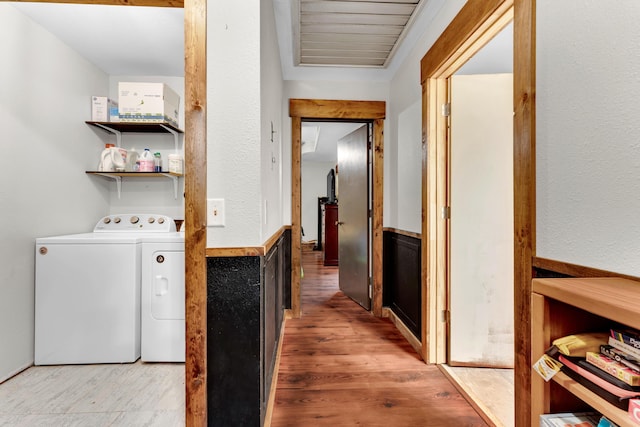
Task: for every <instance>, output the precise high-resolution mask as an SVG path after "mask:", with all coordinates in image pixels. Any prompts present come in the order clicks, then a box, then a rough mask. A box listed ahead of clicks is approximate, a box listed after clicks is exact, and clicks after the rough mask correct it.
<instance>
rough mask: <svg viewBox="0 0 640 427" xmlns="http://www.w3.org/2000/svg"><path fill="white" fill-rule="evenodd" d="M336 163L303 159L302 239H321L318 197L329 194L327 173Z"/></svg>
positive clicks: (306, 240)
mask: <svg viewBox="0 0 640 427" xmlns="http://www.w3.org/2000/svg"><path fill="white" fill-rule="evenodd" d="M335 166H336V164H335V163H331V162H305V161H304V160H303V161H302V166H301V181H302V187H301V188H302V213H301V216H302V228H303V229H304V236H302V240H303V241H305V242H309V241H312V240H319V239H320V237H319V236H318V197H326V196H327V174H328V173H329V171H330V170H331V169H332V168H335Z"/></svg>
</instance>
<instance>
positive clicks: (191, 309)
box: [184, 0, 208, 427]
mask: <svg viewBox="0 0 640 427" xmlns="http://www.w3.org/2000/svg"><path fill="white" fill-rule="evenodd" d="M184 6H185V7H184V22H185V23H184V27H185V29H184V33H185V90H184V92H185V100H184V104H185V136H184V150H185V160H186V161H185V168H186V169H187V170H188V171H189V173H188V174H187V175H186V176H185V184H184V186H185V221H186V222H187V224H186V231H185V267H186V270H185V314H186V361H185V388H186V393H185V394H186V411H185V424H186V426H187V427H195V426H204V425H206V424H207V407H208V400H207V381H208V377H207V330H208V328H207V259H206V246H207V227H206V223H207V209H206V200H207V65H206V64H207V45H206V40H207V2H206V0H186V2H185V5H184Z"/></svg>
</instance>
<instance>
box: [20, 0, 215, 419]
mask: <svg viewBox="0 0 640 427" xmlns="http://www.w3.org/2000/svg"><path fill="white" fill-rule="evenodd" d="M17 1H21V0H17ZM25 1H26V0H25ZM28 1H36V2H40V3H74V4H103V5H111V6H155V7H178V8H184V35H185V38H184V51H185V76H184V79H185V81H184V93H185V99H184V105H185V133H184V151H185V169H186V170H187V173H186V174H185V182H184V187H185V190H184V191H185V213H184V220H185V222H186V231H185V269H186V272H185V310H186V311H185V314H186V319H185V323H186V362H185V392H186V411H185V423H186V426H187V427H191V426H205V425H207V262H206V244H207V227H206V223H207V222H206V218H207V217H206V214H207V212H206V204H205V203H206V198H207V109H206V106H207V51H206V39H207V2H206V0H184V2H183V1H182V0H128V1H122V0H28Z"/></svg>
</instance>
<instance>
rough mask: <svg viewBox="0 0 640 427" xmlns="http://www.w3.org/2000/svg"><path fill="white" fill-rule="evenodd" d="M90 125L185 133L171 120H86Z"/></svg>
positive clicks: (138, 131)
mask: <svg viewBox="0 0 640 427" xmlns="http://www.w3.org/2000/svg"><path fill="white" fill-rule="evenodd" d="M85 123H86V124H88V125H91V126H95V127H98V128H101V129H105V128H106V129H105V130H110V129H111V130H115V131H118V132H130V133H171V132H170V131H169V130H167V129H171V130H173V131H174V132H177V133H184V131H183V130H181V129H179V128H178V127H176V126H174V125H173V124H171V123H169V122H164V123H144V122H93V121H86V122H85Z"/></svg>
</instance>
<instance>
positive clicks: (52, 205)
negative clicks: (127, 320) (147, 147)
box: [0, 3, 109, 381]
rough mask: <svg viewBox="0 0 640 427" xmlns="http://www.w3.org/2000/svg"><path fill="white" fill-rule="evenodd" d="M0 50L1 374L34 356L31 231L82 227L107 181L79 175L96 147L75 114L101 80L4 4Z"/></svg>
mask: <svg viewBox="0 0 640 427" xmlns="http://www.w3.org/2000/svg"><path fill="white" fill-rule="evenodd" d="M0 55H2V66H0V82H2V83H0V124H2V130H3V136H2V138H1V139H2V142H0V146H1V147H2V152H3V160H4V161H3V163H2V167H0V178H1V179H0V206H1V207H2V214H0V218H1V219H2V220H1V221H0V343H2V344H0V381H2V380H4V379H6V378H7V377H8V376H10V375H11V374H13V373H16V372H17V371H19V370H21V369H23V368H25V367H27V366H29V365H30V364H31V362H32V361H33V337H34V323H33V322H34V320H33V319H34V304H33V301H34V262H35V261H34V241H35V239H36V238H37V237H44V236H53V235H60V234H70V233H81V232H87V231H89V230H92V229H93V227H94V226H95V223H96V221H97V220H98V218H100V217H101V216H102V215H104V214H106V213H108V210H109V191H108V185H107V184H108V183H107V182H106V181H105V180H104V179H102V178H100V177H90V176H87V175H86V174H85V173H84V172H85V170H90V169H94V168H95V167H96V164H97V162H98V155H99V153H100V151H101V150H102V149H103V148H104V146H101V144H100V142H99V140H97V139H96V137H95V131H94V130H93V129H91V128H90V127H89V126H87V125H86V124H85V123H84V121H85V120H88V119H89V118H90V117H91V116H90V115H91V110H90V105H91V104H90V99H91V95H95V94H100V93H105V94H106V93H108V90H109V80H108V76H107V75H106V74H104V73H103V72H102V71H100V70H99V69H98V68H96V67H95V66H94V65H93V64H91V63H89V62H88V61H87V60H86V59H84V58H82V57H80V56H79V55H78V54H77V53H76V52H75V51H73V50H72V49H70V48H69V47H68V46H66V45H65V44H63V43H62V42H61V41H60V40H58V39H57V38H55V37H53V36H52V35H51V33H49V32H48V31H45V30H44V29H43V28H42V27H40V26H39V25H37V24H36V23H34V22H33V21H31V20H30V19H28V18H27V17H26V16H25V15H23V14H22V13H20V12H18V11H17V10H16V9H15V8H14V7H13V6H11V5H10V4H8V3H4V4H0ZM96 131H97V132H101V131H100V130H96Z"/></svg>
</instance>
